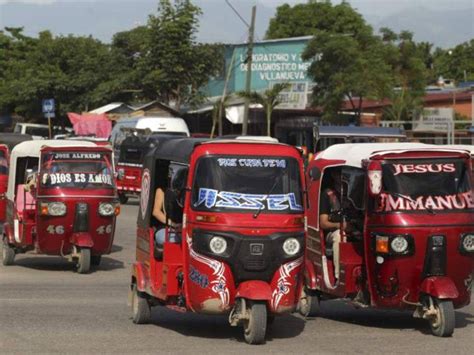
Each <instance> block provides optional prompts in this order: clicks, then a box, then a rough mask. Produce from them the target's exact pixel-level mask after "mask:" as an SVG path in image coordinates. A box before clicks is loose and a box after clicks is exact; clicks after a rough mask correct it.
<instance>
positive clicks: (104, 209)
mask: <svg viewBox="0 0 474 355" xmlns="http://www.w3.org/2000/svg"><path fill="white" fill-rule="evenodd" d="M114 213H115V205H114V204H112V203H110V202H102V203H101V204H99V214H100V215H101V216H103V217H109V216H112V215H113V214H114Z"/></svg>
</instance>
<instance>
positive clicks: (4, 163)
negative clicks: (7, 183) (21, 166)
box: [0, 150, 8, 175]
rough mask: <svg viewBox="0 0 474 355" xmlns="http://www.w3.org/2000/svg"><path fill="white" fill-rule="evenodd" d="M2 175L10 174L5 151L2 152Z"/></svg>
mask: <svg viewBox="0 0 474 355" xmlns="http://www.w3.org/2000/svg"><path fill="white" fill-rule="evenodd" d="M0 174H2V175H5V174H8V160H7V157H6V154H5V151H3V150H0Z"/></svg>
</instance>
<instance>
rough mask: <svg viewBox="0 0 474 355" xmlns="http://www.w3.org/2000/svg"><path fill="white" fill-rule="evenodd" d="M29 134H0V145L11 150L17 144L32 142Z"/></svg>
mask: <svg viewBox="0 0 474 355" xmlns="http://www.w3.org/2000/svg"><path fill="white" fill-rule="evenodd" d="M32 139H33V137H32V136H31V135H29V134H21V133H0V144H6V145H7V146H8V149H10V150H12V149H13V147H15V146H16V145H17V144H19V143H21V142H25V141H30V140H32Z"/></svg>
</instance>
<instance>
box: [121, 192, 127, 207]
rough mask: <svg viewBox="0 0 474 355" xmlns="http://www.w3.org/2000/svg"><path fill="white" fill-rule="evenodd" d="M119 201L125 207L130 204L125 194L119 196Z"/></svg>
mask: <svg viewBox="0 0 474 355" xmlns="http://www.w3.org/2000/svg"><path fill="white" fill-rule="evenodd" d="M119 201H120V204H121V205H125V204H126V203H127V202H128V197H127V196H126V195H123V194H119Z"/></svg>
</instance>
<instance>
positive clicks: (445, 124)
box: [413, 107, 454, 133]
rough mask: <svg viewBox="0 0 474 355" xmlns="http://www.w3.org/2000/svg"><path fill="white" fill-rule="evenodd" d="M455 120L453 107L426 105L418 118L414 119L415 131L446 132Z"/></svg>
mask: <svg viewBox="0 0 474 355" xmlns="http://www.w3.org/2000/svg"><path fill="white" fill-rule="evenodd" d="M453 120H454V110H453V108H452V107H426V108H424V109H423V113H422V114H421V115H420V116H419V117H418V118H414V119H413V131H416V132H436V133H438V132H439V133H446V132H447V131H448V130H449V129H450V128H451V125H452V124H453Z"/></svg>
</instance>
